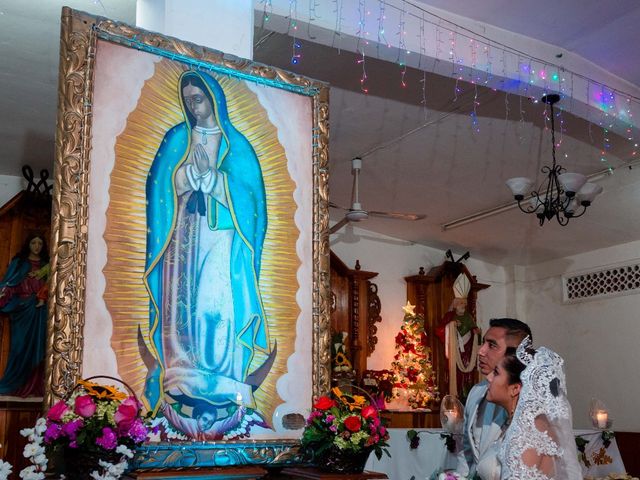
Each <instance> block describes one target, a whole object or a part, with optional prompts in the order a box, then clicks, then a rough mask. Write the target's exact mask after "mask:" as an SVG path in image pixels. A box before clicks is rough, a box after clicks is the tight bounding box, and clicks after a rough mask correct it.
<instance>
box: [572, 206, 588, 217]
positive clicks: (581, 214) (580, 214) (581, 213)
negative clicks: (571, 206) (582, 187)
mask: <svg viewBox="0 0 640 480" xmlns="http://www.w3.org/2000/svg"><path fill="white" fill-rule="evenodd" d="M586 211H587V207H585V206H584V205H582V212H580V213H579V214H578V215H575V214H574V215H571V218H578V217H581V216H583V215H584V214H585V213H586Z"/></svg>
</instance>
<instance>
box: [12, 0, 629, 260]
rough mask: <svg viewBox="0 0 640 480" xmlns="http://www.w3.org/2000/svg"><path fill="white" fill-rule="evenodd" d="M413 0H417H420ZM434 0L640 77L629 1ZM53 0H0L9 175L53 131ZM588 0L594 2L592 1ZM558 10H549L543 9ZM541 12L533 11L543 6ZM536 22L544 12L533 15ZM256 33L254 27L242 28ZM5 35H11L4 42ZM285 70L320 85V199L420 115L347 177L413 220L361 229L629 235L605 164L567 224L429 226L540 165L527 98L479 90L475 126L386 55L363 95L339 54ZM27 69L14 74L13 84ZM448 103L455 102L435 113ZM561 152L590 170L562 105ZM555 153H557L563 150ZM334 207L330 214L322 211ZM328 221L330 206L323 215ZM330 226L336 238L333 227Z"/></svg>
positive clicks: (501, 245) (38, 158)
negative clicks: (324, 126)
mask: <svg viewBox="0 0 640 480" xmlns="http://www.w3.org/2000/svg"><path fill="white" fill-rule="evenodd" d="M64 3H65V4H67V5H70V6H72V7H73V8H77V9H80V10H85V11H90V12H91V13H96V14H100V15H104V16H109V17H111V18H115V19H118V20H123V21H127V22H129V23H132V22H133V21H134V17H135V2H134V1H133V0H129V1H113V0H102V1H101V2H95V1H94V0H85V1H73V2H72V1H65V2H64ZM423 3H427V2H423ZM428 3H429V4H431V5H434V6H436V7H439V8H443V9H448V10H450V11H452V12H455V13H458V14H461V15H465V16H468V17H471V18H473V19H476V20H479V21H483V22H490V23H492V24H494V25H496V26H498V27H502V28H505V29H512V30H514V31H517V32H520V33H523V34H525V35H530V36H532V37H534V38H538V39H542V40H545V41H547V42H549V43H556V44H558V45H559V47H561V48H563V49H567V50H572V51H574V52H576V53H579V54H581V55H583V56H584V57H586V58H588V59H589V60H591V61H594V62H596V63H598V64H599V65H601V66H603V67H604V68H607V69H608V70H610V71H612V72H614V73H617V74H618V75H619V76H621V77H623V78H625V79H626V80H628V81H630V82H632V83H634V84H635V85H640V53H638V51H637V50H634V48H633V47H635V45H636V44H637V43H638V42H637V40H638V39H639V35H638V34H637V33H636V30H634V29H632V28H631V27H632V26H633V25H634V24H635V25H638V24H640V2H637V0H624V1H623V0H620V1H616V2H599V1H593V0H588V1H585V0H565V1H563V2H557V1H556V2H554V3H553V4H552V3H551V2H550V1H547V0H542V1H540V0H538V1H537V2H533V1H531V0H527V1H522V2H512V1H507V0H504V1H500V0H483V2H468V1H463V0H446V1H445V0H430V1H429V2H428ZM61 4H62V2H57V1H51V0H49V1H44V0H41V1H32V2H21V1H19V0H0V58H2V59H3V61H2V62H3V63H2V66H1V67H0V85H2V87H3V91H5V92H7V91H11V92H15V94H11V95H3V96H0V111H2V118H1V119H0V141H1V142H2V145H3V156H2V158H3V160H2V162H1V163H0V174H13V175H17V174H19V173H18V172H19V168H20V165H22V164H25V163H29V164H31V165H32V166H34V167H35V168H42V167H50V166H51V164H52V157H53V137H54V133H55V106H56V101H57V98H56V92H57V60H58V42H59V40H58V38H59V9H60V5H61ZM601 4H606V5H607V8H604V7H603V6H602V5H601ZM558 8H559V9H560V10H557V9H558ZM553 9H556V12H555V15H553V16H551V15H549V14H544V16H543V15H542V14H538V13H537V12H538V11H547V12H549V11H552V10H553ZM537 20H544V23H536V21H537ZM262 33H264V32H257V34H256V39H257V38H260V37H261V34H262ZM16 39H20V40H19V41H17V40H16ZM303 48H304V52H305V57H304V58H303V61H302V62H301V64H300V65H299V66H297V67H296V70H297V71H299V72H301V73H304V74H306V75H308V76H311V77H314V78H318V79H321V80H325V81H329V82H331V84H332V91H331V112H330V121H331V141H330V145H331V180H330V187H331V199H332V201H334V202H335V203H338V204H341V205H348V204H349V201H350V188H351V175H350V159H351V158H352V157H353V156H356V155H361V154H363V153H365V152H367V151H369V150H370V149H372V148H374V147H376V146H379V145H381V144H383V143H384V142H386V141H389V140H393V139H396V138H398V137H399V136H401V135H403V134H405V133H407V132H409V131H411V130H413V129H415V128H416V127H418V126H420V125H422V124H423V123H424V121H425V113H426V114H427V116H428V117H427V118H428V120H429V121H431V122H433V123H432V125H430V126H428V127H426V128H423V129H421V130H420V131H419V132H417V133H415V134H413V135H410V136H409V137H407V138H405V139H404V140H402V141H400V142H398V143H395V144H393V145H392V146H390V147H388V148H385V149H382V150H379V151H377V152H376V153H374V154H372V155H369V156H366V157H365V159H364V165H363V171H362V176H361V196H362V202H363V204H364V208H367V209H371V210H393V211H409V212H416V213H426V214H427V215H428V218H427V219H426V220H422V221H419V222H415V223H411V222H402V221H393V220H384V219H373V218H371V219H369V220H368V221H367V222H366V223H362V224H361V226H362V227H363V228H365V229H368V230H371V231H375V232H379V233H383V234H387V235H390V236H393V237H397V238H401V239H405V240H409V241H413V242H416V243H422V244H426V245H431V246H435V247H441V248H452V249H453V250H454V251H458V252H464V251H466V250H470V251H471V254H472V255H473V256H474V257H476V258H481V259H485V260H488V261H491V262H493V263H496V264H503V265H509V264H530V263H537V262H540V261H544V260H548V259H552V258H559V257H563V256H566V255H570V254H575V253H579V252H584V251H589V250H594V249H597V248H602V247H607V246H611V245H616V244H620V243H625V242H627V241H631V240H637V239H640V221H639V220H640V172H639V171H638V170H639V169H640V168H639V169H634V170H628V169H625V170H617V171H616V172H615V174H614V175H613V176H612V177H608V178H606V179H604V180H602V181H601V182H600V183H601V185H603V186H604V187H605V193H603V194H602V195H601V196H600V197H599V198H598V199H597V201H596V203H595V204H594V205H593V206H592V207H591V211H589V212H588V213H587V214H586V215H585V216H584V217H582V218H580V219H575V220H573V221H572V222H571V223H570V225H569V226H568V227H559V226H558V225H556V224H553V223H551V224H548V225H547V224H545V226H543V227H538V225H537V220H536V219H535V218H530V217H531V216H525V215H524V214H522V213H520V212H518V211H517V210H511V211H509V212H506V213H502V214H499V215H496V216H493V217H490V218H486V219H483V220H480V221H478V222H475V223H471V224H468V225H465V226H462V227H459V228H456V229H453V230H448V231H442V230H441V228H440V225H441V224H442V223H445V222H447V221H451V220H454V219H456V218H459V217H462V216H464V215H467V214H470V213H474V212H476V211H479V210H482V209H484V208H490V207H493V206H496V205H500V204H502V203H505V202H507V201H509V198H510V194H509V192H508V190H507V189H506V187H505V186H504V180H506V179H507V178H509V177H512V176H516V175H529V176H535V175H536V172H537V171H538V170H539V168H540V167H541V166H542V165H543V164H545V163H548V162H550V158H551V152H550V150H551V148H550V147H551V144H550V138H549V134H548V131H544V129H543V127H544V125H543V123H542V121H541V119H542V110H541V107H540V105H539V104H538V105H533V104H531V103H529V102H528V101H526V100H525V101H524V103H523V110H524V111H525V113H524V115H523V119H522V120H523V121H521V118H520V116H519V115H518V114H517V112H518V111H519V110H520V108H519V107H520V100H519V98H518V97H515V96H513V95H511V96H509V99H508V100H509V102H510V103H509V107H510V111H509V115H508V116H507V115H506V108H505V95H504V93H501V92H493V91H490V90H487V91H485V90H483V89H480V92H479V99H480V106H479V107H478V110H477V113H478V117H479V128H480V132H479V133H478V132H474V131H473V129H472V128H471V120H470V117H469V113H470V112H471V105H472V97H473V91H472V88H471V86H469V85H463V86H462V87H463V93H462V94H461V95H460V97H459V99H458V100H457V101H456V102H452V97H453V82H452V81H451V80H450V79H448V78H443V77H436V76H430V77H429V81H428V85H429V89H428V92H427V96H428V101H427V104H428V106H429V110H428V111H427V112H425V110H424V109H423V108H422V107H421V106H420V101H421V98H422V91H421V88H420V83H419V79H420V78H422V74H421V73H418V72H413V71H410V72H409V73H408V75H407V79H408V83H409V87H408V88H407V89H401V88H400V87H399V76H398V71H397V66H395V65H392V64H386V63H384V62H376V61H375V60H373V59H371V60H369V61H368V68H369V77H370V83H371V85H370V91H371V94H370V95H363V94H361V93H359V78H360V76H359V72H358V66H357V64H356V62H355V58H354V57H353V55H351V54H349V53H348V52H344V51H343V52H341V53H338V52H337V51H335V50H333V49H331V48H328V47H322V46H318V45H312V44H309V43H308V42H307V43H305V45H304V47H303ZM290 55H291V40H290V39H288V38H286V37H285V36H283V35H277V34H276V35H273V36H270V37H269V38H268V39H266V41H264V43H262V44H261V45H260V46H259V47H258V48H256V51H255V55H254V56H255V59H256V60H258V61H261V62H264V63H268V64H273V65H277V66H282V67H283V68H286V69H292V65H291V64H290V62H289V60H290ZM25 79H28V81H25ZM452 110H455V113H448V112H450V111H452ZM564 120H565V128H566V132H565V134H564V137H563V143H562V147H561V148H560V156H559V159H560V160H562V162H561V163H563V165H566V166H567V167H569V168H570V169H572V170H576V171H579V172H581V173H592V172H594V171H598V170H600V169H602V167H603V164H602V163H601V162H600V155H599V150H600V147H601V145H602V137H601V133H600V131H599V129H598V128H593V129H592V132H591V135H592V136H593V137H594V138H593V142H592V139H591V136H590V134H589V128H588V125H587V123H586V122H585V121H583V120H580V119H578V118H575V117H572V116H570V115H568V114H567V115H565V117H564ZM565 154H566V155H568V157H566V158H565ZM629 155H630V149H629V145H628V143H627V142H624V141H622V139H619V138H612V147H611V152H610V154H609V155H608V162H609V163H608V164H610V165H611V166H613V167H616V166H617V165H620V164H621V163H622V162H624V161H625V160H628V159H629V158H628V157H629ZM334 213H335V212H332V215H333V214H334ZM333 218H334V219H335V220H338V219H339V218H340V217H339V215H338V214H336V215H335V216H334V217H333ZM337 235H341V234H340V233H338V234H337Z"/></svg>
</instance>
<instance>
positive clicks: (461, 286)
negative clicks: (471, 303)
mask: <svg viewBox="0 0 640 480" xmlns="http://www.w3.org/2000/svg"><path fill="white" fill-rule="evenodd" d="M469 290H471V282H470V281H469V278H468V277H467V276H466V275H465V274H464V273H461V274H460V275H458V278H456V281H455V282H454V283H453V296H454V297H455V298H467V297H468V296H469Z"/></svg>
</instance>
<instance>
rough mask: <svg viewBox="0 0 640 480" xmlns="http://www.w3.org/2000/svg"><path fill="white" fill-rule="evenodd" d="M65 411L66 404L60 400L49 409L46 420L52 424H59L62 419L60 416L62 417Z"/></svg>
mask: <svg viewBox="0 0 640 480" xmlns="http://www.w3.org/2000/svg"><path fill="white" fill-rule="evenodd" d="M67 410H68V408H67V404H66V403H64V402H63V401H62V400H60V401H58V402H57V403H56V404H55V405H54V406H53V407H51V408H50V409H49V411H48V412H47V418H48V419H49V420H51V421H52V422H59V421H60V420H61V419H62V415H64V414H65V412H66V411H67Z"/></svg>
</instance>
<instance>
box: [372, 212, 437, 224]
mask: <svg viewBox="0 0 640 480" xmlns="http://www.w3.org/2000/svg"><path fill="white" fill-rule="evenodd" d="M369 215H370V216H372V217H381V218H393V219H396V220H409V221H412V222H415V221H416V220H422V219H423V218H427V216H426V215H422V214H419V213H398V212H376V211H375V210H369Z"/></svg>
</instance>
